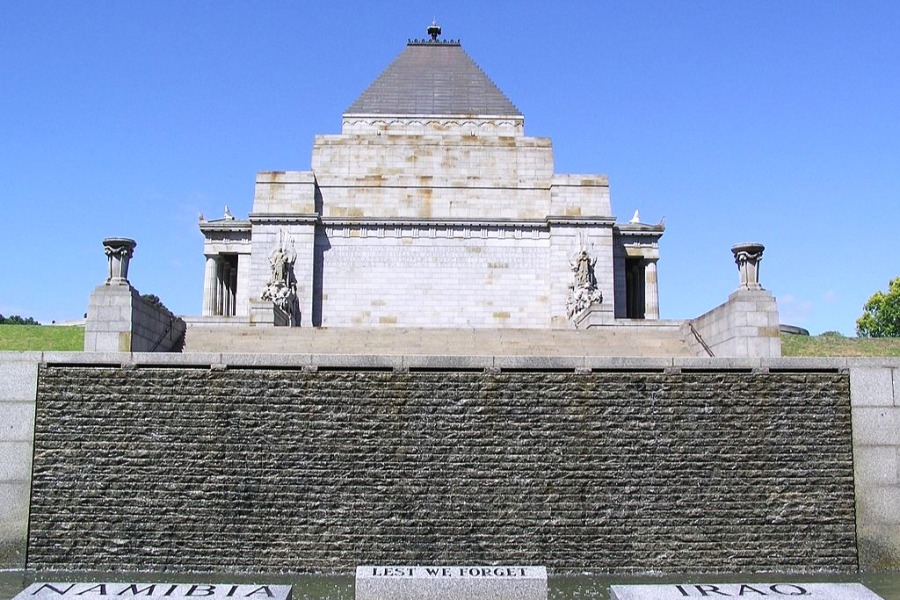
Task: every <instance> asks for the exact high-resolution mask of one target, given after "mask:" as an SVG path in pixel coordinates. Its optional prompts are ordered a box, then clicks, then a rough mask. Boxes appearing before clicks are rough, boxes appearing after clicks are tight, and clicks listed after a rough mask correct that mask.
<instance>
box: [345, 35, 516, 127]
mask: <svg viewBox="0 0 900 600" xmlns="http://www.w3.org/2000/svg"><path fill="white" fill-rule="evenodd" d="M438 31H440V30H439V29H438ZM429 33H431V30H429ZM432 38H433V39H430V40H410V41H409V43H408V44H407V46H406V48H405V49H404V50H403V52H401V53H400V55H399V56H397V58H396V59H394V62H392V63H391V64H390V65H388V67H387V68H386V69H385V70H384V72H382V73H381V75H379V76H378V78H377V79H376V80H375V81H374V82H372V84H371V85H370V86H369V87H368V88H367V89H366V90H365V91H364V92H363V93H362V94H361V95H360V96H359V97H358V98H357V99H356V101H355V102H354V103H353V104H352V105H351V106H350V108H348V109H347V111H346V112H345V114H347V115H351V114H352V115H362V114H366V115H435V116H437V115H440V116H463V115H465V116H475V115H479V116H506V117H510V116H518V117H521V116H522V113H521V112H519V109H518V108H516V107H515V105H514V104H513V103H512V102H510V100H509V98H507V97H506V95H505V94H504V93H503V92H502V91H501V90H500V88H498V87H497V85H496V84H495V83H494V82H493V81H491V79H490V78H489V77H488V76H487V75H486V74H485V73H484V71H482V70H481V68H480V67H479V66H478V65H477V64H475V61H473V60H472V59H471V57H469V55H468V54H466V52H465V51H464V50H463V49H462V46H461V45H460V43H459V41H443V40H438V39H436V36H434V35H433V36H432Z"/></svg>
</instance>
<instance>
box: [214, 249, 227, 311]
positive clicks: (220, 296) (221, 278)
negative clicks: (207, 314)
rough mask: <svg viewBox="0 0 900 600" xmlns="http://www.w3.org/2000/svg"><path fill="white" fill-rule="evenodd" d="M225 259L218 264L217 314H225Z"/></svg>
mask: <svg viewBox="0 0 900 600" xmlns="http://www.w3.org/2000/svg"><path fill="white" fill-rule="evenodd" d="M224 310H225V261H224V260H220V261H217V264H216V312H215V314H216V315H223V314H225V313H224V312H223V311H224Z"/></svg>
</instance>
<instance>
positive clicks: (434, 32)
mask: <svg viewBox="0 0 900 600" xmlns="http://www.w3.org/2000/svg"><path fill="white" fill-rule="evenodd" d="M428 35H430V36H431V41H432V42H436V41H437V39H438V36H439V35H441V26H440V25H438V24H437V22H436V21H435V20H434V19H432V20H431V25H430V26H429V27H428Z"/></svg>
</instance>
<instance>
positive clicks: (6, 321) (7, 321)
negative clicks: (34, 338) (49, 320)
mask: <svg viewBox="0 0 900 600" xmlns="http://www.w3.org/2000/svg"><path fill="white" fill-rule="evenodd" d="M0 325H40V323H38V322H37V321H35V320H34V319H32V318H31V317H28V318H27V319H25V318H22V317H20V316H19V315H13V316H11V317H4V316H3V315H0Z"/></svg>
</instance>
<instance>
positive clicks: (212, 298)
mask: <svg viewBox="0 0 900 600" xmlns="http://www.w3.org/2000/svg"><path fill="white" fill-rule="evenodd" d="M216 268H217V265H216V257H215V255H210V254H207V255H206V271H205V273H204V274H203V316H204V317H211V316H213V315H215V314H216Z"/></svg>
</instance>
